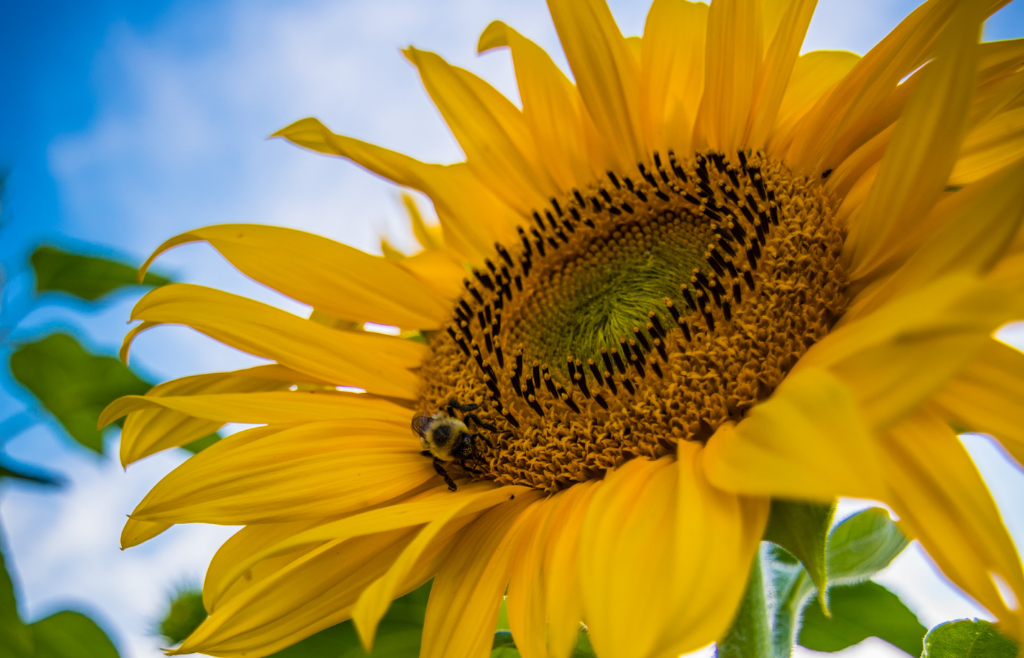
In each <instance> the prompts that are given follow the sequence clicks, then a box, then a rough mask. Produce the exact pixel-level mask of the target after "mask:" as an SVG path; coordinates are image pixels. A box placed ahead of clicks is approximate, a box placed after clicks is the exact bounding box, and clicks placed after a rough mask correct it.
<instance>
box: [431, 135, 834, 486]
mask: <svg viewBox="0 0 1024 658" xmlns="http://www.w3.org/2000/svg"><path fill="white" fill-rule="evenodd" d="M608 180H609V183H608V184H606V185H602V186H592V187H590V188H589V189H587V190H586V191H585V192H584V191H580V190H574V192H573V194H572V195H570V196H569V197H568V198H565V199H562V200H560V201H559V200H557V199H552V200H551V204H550V208H546V209H544V210H543V211H537V212H534V213H533V220H534V224H533V225H532V226H530V227H529V231H527V230H526V229H525V228H524V227H520V228H519V236H520V239H521V242H520V243H519V244H515V245H513V246H512V248H507V247H505V246H503V245H501V244H496V245H495V251H496V253H495V256H494V257H493V258H492V259H488V260H487V261H486V266H487V268H486V270H475V271H474V273H473V276H474V278H475V281H470V280H469V279H466V280H465V281H464V282H463V285H464V286H465V288H466V291H467V292H466V293H465V294H464V295H463V296H462V297H461V299H460V300H459V302H458V304H457V306H456V307H455V311H454V317H453V319H452V322H451V323H450V324H449V325H448V326H447V327H446V328H445V331H444V332H443V333H438V334H437V335H435V337H434V338H433V339H432V340H431V346H432V348H433V353H432V355H431V357H430V358H429V359H428V360H427V362H426V364H425V367H424V381H425V382H426V387H425V391H424V394H423V398H422V400H421V402H420V409H421V411H423V412H424V413H432V412H434V411H437V410H438V409H443V408H444V407H445V405H446V404H447V403H448V402H449V401H451V400H456V401H459V402H463V403H465V402H468V401H472V402H474V403H478V404H480V406H481V409H480V411H479V412H478V413H479V415H480V416H481V418H483V419H484V420H485V422H490V423H492V424H494V425H495V426H496V427H497V428H498V431H497V432H493V433H491V436H490V437H489V439H490V440H489V441H488V442H487V443H489V445H488V446H487V447H486V448H484V447H483V443H484V442H480V443H481V448H480V455H479V458H478V459H477V460H475V461H476V462H477V463H475V464H473V466H472V468H473V469H474V470H478V471H480V472H481V473H483V474H484V475H485V476H487V477H489V478H490V479H493V480H495V481H497V482H500V483H504V484H523V485H527V486H532V487H535V488H540V489H545V490H549V491H554V490H558V489H562V488H565V487H566V486H569V485H571V484H572V483H574V482H582V481H585V480H588V479H592V478H599V477H601V476H603V474H604V473H605V472H606V471H607V470H609V469H612V468H615V467H617V466H621V465H622V464H623V463H625V462H626V461H627V460H629V459H631V458H634V457H638V456H647V457H650V458H658V457H661V456H664V455H666V454H673V453H674V452H675V449H676V443H677V442H678V441H702V442H706V441H707V439H708V438H710V436H711V435H712V434H713V433H714V431H715V430H716V429H717V428H718V427H719V426H720V425H721V424H722V423H723V422H725V421H727V420H733V421H738V420H740V419H741V418H742V417H743V415H744V413H745V412H746V411H747V410H749V409H750V408H751V407H752V406H753V405H754V404H755V403H756V402H758V401H759V400H762V399H765V398H767V397H768V396H769V395H770V394H771V392H772V391H773V390H774V389H775V387H776V386H778V385H779V384H780V383H781V382H782V379H783V378H784V377H785V375H786V373H787V372H788V371H789V369H790V368H791V367H792V366H793V364H794V363H796V361H797V359H799V357H800V356H801V355H803V353H804V352H805V351H806V350H807V348H809V347H810V346H811V345H813V344H814V343H815V342H816V341H818V340H820V339H821V338H822V337H823V336H825V334H827V333H828V331H829V329H830V328H831V326H832V323H833V322H834V321H835V319H836V318H838V317H839V316H840V315H841V314H842V312H843V310H844V309H845V305H846V300H845V298H844V289H845V284H846V281H845V277H844V274H843V270H842V267H841V266H840V264H839V262H838V259H839V256H840V252H841V250H842V244H843V239H842V235H841V232H840V230H839V228H838V226H837V225H836V223H835V221H834V218H833V214H832V210H831V208H830V207H829V203H828V199H827V197H826V195H825V194H824V192H823V191H822V190H821V188H820V186H818V185H817V184H815V182H814V181H811V180H808V179H807V178H806V177H796V176H794V175H793V174H792V173H791V172H789V171H788V170H787V169H786V168H785V167H784V166H783V165H781V164H779V163H777V162H772V161H770V160H768V159H766V158H765V157H764V156H763V155H762V154H760V153H750V154H748V153H745V152H743V151H738V152H737V153H735V154H730V155H729V156H727V155H725V154H723V153H720V152H713V151H712V152H708V153H703V154H698V155H697V156H696V157H695V158H693V159H691V160H687V161H683V162H680V161H677V159H676V157H675V154H674V153H671V152H669V153H668V159H667V162H666V161H663V160H662V158H661V157H660V155H659V154H657V153H656V154H654V156H653V158H652V162H651V164H650V165H649V166H645V165H644V164H643V163H641V164H639V165H638V166H637V172H636V175H635V176H633V177H631V176H630V175H624V174H619V175H616V174H615V173H612V172H609V173H608Z"/></svg>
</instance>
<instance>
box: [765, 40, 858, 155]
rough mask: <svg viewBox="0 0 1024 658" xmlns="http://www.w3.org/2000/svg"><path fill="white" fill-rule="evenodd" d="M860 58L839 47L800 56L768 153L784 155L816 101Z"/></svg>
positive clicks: (787, 88)
mask: <svg viewBox="0 0 1024 658" xmlns="http://www.w3.org/2000/svg"><path fill="white" fill-rule="evenodd" d="M859 60H860V56H859V55H855V54H854V53H849V52H844V51H840V50H816V51H813V52H809V53H807V54H806V55H801V56H800V57H798V58H797V60H796V63H795V64H794V65H793V74H792V75H791V76H790V79H789V85H788V86H787V87H786V93H785V94H784V95H783V97H782V103H781V104H780V105H779V114H778V118H777V119H776V127H775V132H774V134H773V135H772V136H771V138H770V140H769V143H768V150H769V152H771V153H773V154H779V155H781V154H782V153H783V152H784V151H783V150H784V149H788V148H789V144H790V142H791V140H792V132H793V129H794V126H795V125H796V124H797V122H798V120H799V119H801V118H802V117H803V116H804V115H806V114H807V113H808V112H809V111H811V108H812V107H814V104H815V103H817V102H818V101H819V100H820V99H822V98H823V97H824V96H825V95H826V93H827V92H828V91H829V90H830V89H832V87H834V86H835V85H836V83H838V82H839V80H841V79H842V78H843V77H844V76H845V75H846V74H847V73H849V72H850V69H852V68H853V67H854V65H855V64H856V63H857V62H858V61H859ZM780 159H782V158H781V157H780Z"/></svg>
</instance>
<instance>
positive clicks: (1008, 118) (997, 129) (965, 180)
mask: <svg viewBox="0 0 1024 658" xmlns="http://www.w3.org/2000/svg"><path fill="white" fill-rule="evenodd" d="M1022 158H1024V107H1017V108H1013V109H1011V110H1009V111H1007V112H1003V113H1001V114H997V115H996V116H995V117H993V118H992V119H991V120H989V121H987V122H985V123H984V124H982V125H980V126H978V127H976V128H974V129H973V130H971V132H969V133H968V134H967V137H966V138H964V142H963V145H962V146H961V147H960V154H959V156H958V158H957V161H956V166H955V167H953V173H952V174H950V176H949V184H950V185H953V186H956V187H962V186H964V185H968V184H970V183H973V182H974V181H977V180H980V179H982V178H984V177H986V176H988V175H991V174H993V173H995V172H997V171H999V170H1000V169H1003V168H1006V167H1009V166H1010V165H1012V164H1013V163H1014V162H1016V161H1018V160H1021V159H1022Z"/></svg>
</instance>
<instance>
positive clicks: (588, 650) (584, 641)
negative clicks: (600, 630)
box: [572, 628, 597, 658]
mask: <svg viewBox="0 0 1024 658" xmlns="http://www.w3.org/2000/svg"><path fill="white" fill-rule="evenodd" d="M596 657H597V652H595V651H594V647H592V646H590V635H588V634H587V631H586V630H585V629H582V628H581V629H580V634H579V635H578V636H577V637H576V648H575V649H573V651H572V658H596Z"/></svg>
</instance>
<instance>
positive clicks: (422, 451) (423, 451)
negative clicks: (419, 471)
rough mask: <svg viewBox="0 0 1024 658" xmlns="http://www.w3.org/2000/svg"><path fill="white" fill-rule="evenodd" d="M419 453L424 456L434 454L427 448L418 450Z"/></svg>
mask: <svg viewBox="0 0 1024 658" xmlns="http://www.w3.org/2000/svg"><path fill="white" fill-rule="evenodd" d="M420 454H421V455H423V456H424V457H433V456H434V453H432V452H430V451H429V450H420Z"/></svg>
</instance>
